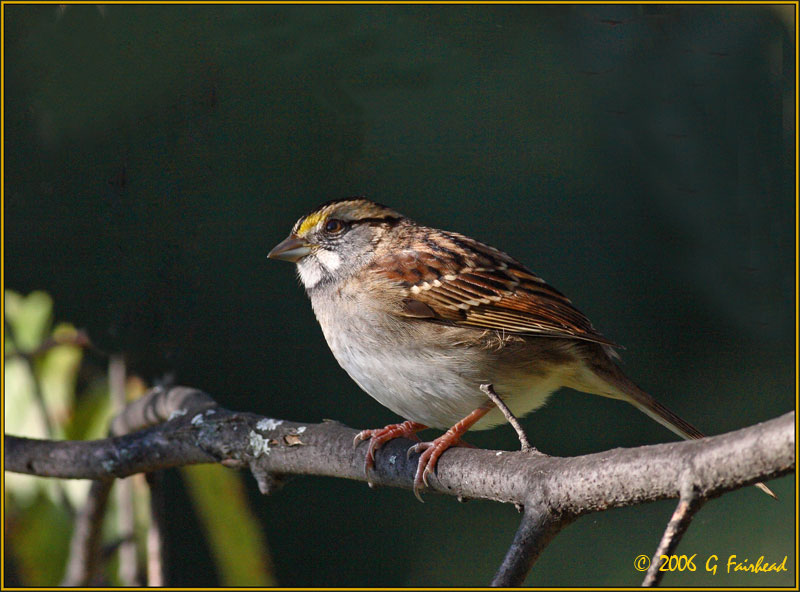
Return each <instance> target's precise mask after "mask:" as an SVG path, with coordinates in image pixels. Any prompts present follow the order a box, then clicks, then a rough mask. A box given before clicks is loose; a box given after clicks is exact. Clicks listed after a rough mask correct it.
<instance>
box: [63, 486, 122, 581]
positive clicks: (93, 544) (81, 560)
mask: <svg viewBox="0 0 800 592" xmlns="http://www.w3.org/2000/svg"><path fill="white" fill-rule="evenodd" d="M113 483H114V481H113V479H104V480H102V481H93V482H92V486H91V487H90V488H89V495H88V496H87V498H86V504H85V505H84V507H83V509H82V510H81V512H80V513H79V514H78V516H77V519H76V521H75V529H74V530H73V531H72V540H71V541H70V545H69V559H68V561H67V568H66V571H65V573H64V578H63V580H62V582H61V585H62V586H88V585H90V584H91V583H93V581H94V578H95V574H96V572H97V569H98V567H99V565H100V561H99V559H100V539H101V536H100V535H101V533H102V526H103V516H105V512H106V506H107V505H108V495H109V493H110V492H111V485H112V484H113Z"/></svg>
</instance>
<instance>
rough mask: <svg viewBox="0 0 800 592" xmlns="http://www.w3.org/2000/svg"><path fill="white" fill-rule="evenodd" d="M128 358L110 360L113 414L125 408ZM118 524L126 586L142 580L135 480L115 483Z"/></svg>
mask: <svg viewBox="0 0 800 592" xmlns="http://www.w3.org/2000/svg"><path fill="white" fill-rule="evenodd" d="M126 374H127V372H126V370H125V359H124V358H123V357H122V356H121V355H119V354H114V355H112V356H111V359H110V360H109V362H108V390H109V395H110V396H111V405H112V408H113V409H114V415H118V414H120V413H122V411H123V410H124V409H125V405H126V401H125V380H126ZM116 498H117V528H118V530H119V536H120V537H121V538H122V543H120V545H119V549H118V551H119V566H118V569H117V575H118V576H119V581H120V583H121V584H122V585H123V586H137V585H138V584H139V581H140V580H139V573H138V571H139V570H138V561H137V557H136V537H135V536H134V528H135V516H134V507H133V480H132V479H120V480H119V481H117V484H116Z"/></svg>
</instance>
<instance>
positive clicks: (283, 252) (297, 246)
mask: <svg viewBox="0 0 800 592" xmlns="http://www.w3.org/2000/svg"><path fill="white" fill-rule="evenodd" d="M310 252H311V245H309V244H308V243H307V242H306V241H305V240H303V239H302V238H300V237H299V236H297V235H296V234H290V235H289V236H288V237H287V238H286V239H285V240H284V241H283V242H281V243H280V244H278V245H277V246H276V247H275V248H274V249H272V250H271V251H270V252H269V254H268V255H267V257H269V258H270V259H280V260H281V261H291V262H292V263H297V262H298V261H300V259H302V258H303V257H305V256H306V255H308V254H309V253H310Z"/></svg>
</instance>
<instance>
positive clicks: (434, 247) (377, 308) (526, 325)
mask: <svg viewBox="0 0 800 592" xmlns="http://www.w3.org/2000/svg"><path fill="white" fill-rule="evenodd" d="M268 256H269V257H270V258H273V259H282V260H285V261H292V262H294V263H296V264H297V270H298V272H299V275H300V279H301V281H302V282H303V285H304V286H305V289H306V292H307V293H308V295H309V297H310V298H311V304H312V306H313V308H314V313H315V314H316V316H317V320H318V321H319V324H320V326H321V327H322V332H323V333H324V334H325V339H326V340H327V342H328V345H329V346H330V348H331V351H332V352H333V355H334V356H335V357H336V359H337V360H338V362H339V364H340V365H341V366H342V368H344V369H345V370H346V371H347V373H348V374H349V375H350V377H351V378H352V379H353V380H355V381H356V383H357V384H358V385H359V386H360V387H361V388H362V389H364V390H365V391H366V392H367V393H369V394H370V395H371V396H372V397H374V398H375V399H377V401H378V402H380V403H381V404H383V405H384V406H386V407H388V408H389V409H391V410H392V411H394V412H395V413H397V414H398V415H400V416H401V417H403V418H405V419H406V420H407V421H404V422H403V423H399V424H393V425H389V426H386V427H385V428H381V429H375V430H365V431H363V432H361V433H360V434H359V435H358V436H357V437H356V443H357V442H359V441H361V440H366V439H370V444H369V449H368V452H367V462H366V467H365V468H366V471H367V474H369V470H370V468H371V467H372V465H373V463H374V454H375V451H376V450H377V449H378V448H379V447H380V446H381V445H382V444H383V443H385V442H387V441H388V440H391V439H393V438H397V437H400V436H410V437H413V438H415V439H416V436H415V433H416V432H418V431H420V430H423V429H425V428H427V427H433V428H440V429H444V430H447V432H446V433H445V434H444V435H443V436H440V437H439V438H437V439H435V440H433V441H432V442H420V443H419V444H417V445H416V446H414V447H413V448H412V451H415V452H421V453H422V454H421V456H420V459H419V464H418V466H417V471H416V476H415V479H414V492H415V494H416V495H417V497H419V490H420V488H421V487H422V485H423V483H424V484H427V478H428V475H429V474H430V473H431V472H432V471H433V469H434V467H435V465H436V462H437V460H438V458H439V456H440V455H441V454H442V453H443V452H444V451H445V450H446V449H447V448H449V447H450V446H452V445H456V444H459V443H460V437H461V436H462V435H463V434H464V433H465V432H466V431H467V430H468V429H469V428H471V427H475V428H477V429H485V428H490V427H493V426H495V425H497V424H498V423H501V422H504V421H505V418H504V416H503V415H502V414H501V413H500V410H499V409H497V407H496V406H495V405H494V404H493V403H492V402H491V400H490V399H489V398H487V396H486V394H485V393H484V392H483V391H482V390H481V388H480V387H481V385H483V384H491V385H493V387H494V390H495V392H496V393H497V394H498V395H499V396H500V397H501V398H502V399H503V401H504V402H505V403H506V404H507V405H508V407H509V408H510V409H511V411H512V412H513V413H514V414H515V415H517V416H520V415H524V414H526V413H528V412H530V411H533V410H534V409H537V408H538V407H541V406H542V405H543V404H544V402H545V400H546V399H547V397H548V396H549V395H550V394H551V393H552V392H553V391H555V390H557V389H558V388H560V387H562V386H566V387H570V388H573V389H576V390H579V391H584V392H587V393H593V394H596V395H601V396H604V397H610V398H612V399H621V400H623V401H627V402H628V403H631V404H633V405H634V406H636V407H637V408H638V409H640V410H641V411H643V412H644V413H646V414H647V415H649V416H650V417H652V418H653V419H655V420H656V421H657V422H659V423H661V424H662V425H664V426H666V427H667V428H669V429H670V430H672V431H673V432H675V433H676V434H678V435H679V436H682V437H684V438H687V439H692V438H702V437H703V434H701V433H700V432H699V431H698V430H697V429H696V428H694V427H693V426H692V425H690V424H689V423H687V422H685V421H684V420H682V419H681V418H680V417H678V416H677V415H675V414H674V413H672V412H671V411H669V410H668V409H667V408H665V407H664V406H662V405H661V404H660V403H658V402H657V401H656V400H655V399H653V398H652V397H651V396H650V395H648V394H647V393H645V392H644V391H643V390H642V389H640V388H639V387H638V386H636V385H635V384H634V383H633V382H632V381H631V380H629V379H628V378H627V377H626V376H625V375H624V374H623V372H622V370H620V368H619V367H618V366H617V365H616V364H615V363H614V361H613V359H614V358H616V357H617V354H616V352H615V351H614V349H613V348H614V344H613V343H612V342H611V341H609V340H608V339H606V338H605V337H603V336H602V335H600V334H599V333H598V332H597V331H596V330H595V329H594V327H593V326H592V324H591V323H590V322H589V320H588V319H587V318H586V317H585V316H584V315H583V314H582V313H580V312H579V311H578V310H577V309H576V308H575V307H574V306H573V305H572V303H571V302H570V301H569V300H568V299H567V298H566V297H565V296H564V295H563V294H561V293H560V292H559V291H558V290H556V289H555V288H553V287H551V286H549V285H548V284H547V283H545V282H544V280H542V279H541V278H539V277H537V276H536V275H535V274H534V273H532V272H531V271H530V270H528V269H527V268H526V267H525V266H523V265H522V264H521V263H520V262H518V261H517V260H515V259H513V258H511V257H510V256H508V255H507V254H505V253H503V252H502V251H499V250H498V249H495V248H493V247H490V246H488V245H485V244H483V243H480V242H478V241H476V240H473V239H471V238H469V237H466V236H463V235H461V234H457V233H455V232H447V231H444V230H437V229H435V228H428V227H426V226H421V225H419V224H417V223H416V222H413V221H412V220H409V219H408V218H406V217H404V216H403V215H401V214H399V213H398V212H395V211H394V210H391V209H389V208H387V207H385V206H382V205H380V204H377V203H374V202H372V201H369V200H366V199H360V198H354V199H343V200H336V201H330V202H327V203H324V204H322V205H321V206H319V207H317V208H316V209H315V210H314V211H313V212H311V213H310V214H308V215H307V216H303V217H302V218H300V219H299V220H298V221H297V223H296V224H295V225H294V228H293V229H292V232H291V234H290V235H289V237H288V238H287V239H286V240H284V241H283V242H281V243H280V244H279V245H278V246H276V247H275V248H274V249H273V250H272V251H271V252H270V253H269V255H268ZM759 485H760V486H761V488H762V489H764V490H765V491H766V492H767V493H769V494H770V495H772V492H771V491H770V490H769V489H767V488H766V487H765V486H764V485H762V484H759Z"/></svg>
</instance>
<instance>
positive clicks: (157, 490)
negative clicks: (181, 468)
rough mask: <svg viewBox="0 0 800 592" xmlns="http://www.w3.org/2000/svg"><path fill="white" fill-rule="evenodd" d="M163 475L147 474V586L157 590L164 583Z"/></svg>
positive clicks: (164, 506) (159, 473) (164, 521)
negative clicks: (148, 501)
mask: <svg viewBox="0 0 800 592" xmlns="http://www.w3.org/2000/svg"><path fill="white" fill-rule="evenodd" d="M162 475H163V473H161V472H160V471H159V472H155V473H147V474H146V475H145V477H146V478H147V484H148V485H149V486H150V526H149V529H148V531H147V586H148V587H151V588H153V587H155V588H159V587H162V586H164V585H165V584H164V583H165V582H166V554H165V548H164V528H165V523H166V513H165V508H166V500H165V499H164V486H163V477H162Z"/></svg>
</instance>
